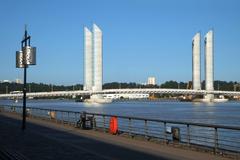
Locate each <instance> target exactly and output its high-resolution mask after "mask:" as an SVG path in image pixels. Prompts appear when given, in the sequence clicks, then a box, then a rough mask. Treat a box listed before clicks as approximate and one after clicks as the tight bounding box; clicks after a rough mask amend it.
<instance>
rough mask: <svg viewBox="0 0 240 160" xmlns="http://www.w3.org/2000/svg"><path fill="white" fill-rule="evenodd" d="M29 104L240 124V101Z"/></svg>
mask: <svg viewBox="0 0 240 160" xmlns="http://www.w3.org/2000/svg"><path fill="white" fill-rule="evenodd" d="M0 105H16V106H22V101H19V102H18V103H14V101H13V100H0ZM27 106H28V107H38V108H48V109H59V110H69V111H87V112H92V113H106V114H115V115H125V116H136V117H145V118H156V119H162V120H176V121H185V122H198V123H207V124H220V125H227V126H240V102H239V101H230V102H227V103H214V104H205V103H198V104H195V103H192V102H166V101H125V102H113V103H111V104H86V103H79V102H75V101H73V100H27Z"/></svg>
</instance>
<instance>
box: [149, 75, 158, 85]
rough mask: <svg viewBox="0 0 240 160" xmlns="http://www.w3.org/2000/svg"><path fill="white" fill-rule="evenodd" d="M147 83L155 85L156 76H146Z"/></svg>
mask: <svg viewBox="0 0 240 160" xmlns="http://www.w3.org/2000/svg"><path fill="white" fill-rule="evenodd" d="M147 85H156V78H155V77H148V81H147Z"/></svg>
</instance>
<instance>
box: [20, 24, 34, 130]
mask: <svg viewBox="0 0 240 160" xmlns="http://www.w3.org/2000/svg"><path fill="white" fill-rule="evenodd" d="M30 40H31V36H30V35H28V34H27V27H26V26H25V34H24V38H23V40H22V42H21V50H20V51H16V68H23V69H24V82H23V112H22V113H23V119H22V130H24V129H25V128H26V93H27V68H28V66H29V65H36V47H31V45H30Z"/></svg>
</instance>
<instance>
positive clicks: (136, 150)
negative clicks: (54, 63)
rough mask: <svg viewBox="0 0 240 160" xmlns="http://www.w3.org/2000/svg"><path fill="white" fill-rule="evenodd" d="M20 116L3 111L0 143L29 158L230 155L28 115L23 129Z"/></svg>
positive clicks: (155, 157)
mask: <svg viewBox="0 0 240 160" xmlns="http://www.w3.org/2000/svg"><path fill="white" fill-rule="evenodd" d="M19 119H20V117H19V116H18V115H15V114H9V113H2V112H0V147H1V145H2V146H4V147H5V148H8V149H11V150H16V151H18V152H19V153H21V154H23V155H24V156H26V157H27V158H29V159H35V160H38V159H39V160H42V159H49V160H51V159H70V160H71V159H96V160H102V159H116V160H118V159H119V160H120V159H138V160H141V159H142V160H145V159H148V160H151V159H162V160H165V159H185V160H187V159H189V160H190V159H206V160H207V159H211V160H214V159H227V158H224V157H220V156H215V155H213V154H210V153H203V152H197V151H192V150H186V149H181V148H174V147H171V146H166V145H160V144H156V143H153V142H148V141H143V140H136V139H130V138H126V137H121V136H114V135H109V134H107V133H102V132H97V131H92V130H80V129H76V128H73V127H70V126H64V125H60V124H56V123H52V122H48V121H43V120H39V119H27V122H28V123H27V129H26V130H25V131H24V132H22V131H21V130H20V125H21V121H20V120H19Z"/></svg>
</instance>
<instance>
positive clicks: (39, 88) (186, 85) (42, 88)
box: [0, 81, 240, 94]
mask: <svg viewBox="0 0 240 160" xmlns="http://www.w3.org/2000/svg"><path fill="white" fill-rule="evenodd" d="M201 85H202V89H205V82H204V81H203V82H202V84H201ZM22 88H23V84H17V83H8V82H5V83H0V94H5V93H10V92H12V91H21V90H22ZM124 88H171V89H192V82H177V81H166V82H165V83H163V84H161V85H144V84H139V83H135V82H130V83H119V82H112V83H105V84H104V85H103V89H124ZM82 89H83V85H82V84H75V85H68V86H64V85H53V84H44V83H28V84H27V92H51V91H72V90H82ZM214 89H215V90H222V91H234V90H236V91H240V85H239V84H238V83H237V82H232V81H230V82H226V81H214Z"/></svg>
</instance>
